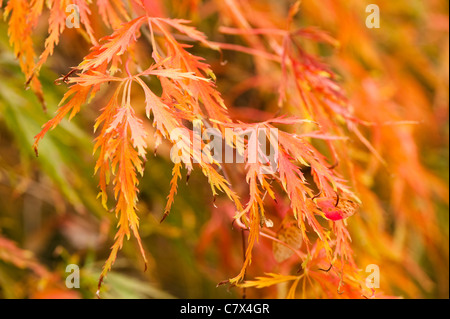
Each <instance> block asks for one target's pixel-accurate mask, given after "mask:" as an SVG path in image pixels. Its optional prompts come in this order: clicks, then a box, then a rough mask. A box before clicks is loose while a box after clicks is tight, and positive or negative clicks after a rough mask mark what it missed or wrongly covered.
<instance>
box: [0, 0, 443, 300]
mask: <svg viewBox="0 0 450 319" xmlns="http://www.w3.org/2000/svg"><path fill="white" fill-rule="evenodd" d="M3 2H7V1H3ZM156 2H158V1H156ZM160 2H161V3H163V4H162V5H161V6H162V10H164V12H165V13H166V15H167V16H169V17H177V18H184V19H189V20H192V23H193V25H194V26H195V27H196V28H197V29H199V30H200V31H202V32H205V33H206V34H207V35H208V37H209V39H210V40H212V41H217V42H227V43H236V44H243V43H242V40H240V39H237V38H236V37H233V36H229V35H224V34H222V33H220V32H219V26H232V23H233V21H231V20H230V19H229V18H228V16H227V14H226V12H227V7H226V6H225V5H224V3H226V2H227V1H221V0H217V1H216V0H211V1H200V0H177V1H175V0H174V1H160ZM370 3H376V4H377V5H379V7H380V14H381V25H380V28H379V29H368V28H367V27H366V26H365V20H366V17H367V15H368V14H367V13H366V11H365V8H366V6H367V5H368V4H370ZM291 4H292V2H291V1H285V0H283V1H280V0H276V1H275V0H264V1H256V0H245V1H239V5H240V6H242V8H243V11H244V12H245V14H246V15H247V16H246V18H247V19H248V21H249V22H250V23H251V25H252V26H254V27H262V26H264V23H263V22H262V21H266V25H267V24H269V25H273V26H280V27H282V26H283V25H284V23H285V18H286V15H287V10H288V8H289V6H290V5H291ZM3 6H5V3H3ZM448 9H449V8H448V2H447V1H444V0H430V1H418V0H417V1H416V0H414V1H409V0H399V1H389V0H377V1H365V0H321V1H317V0H304V1H303V2H302V4H301V10H300V13H299V14H298V15H297V17H296V18H295V24H296V25H297V26H298V27H305V26H308V27H311V26H314V27H317V28H320V29H322V30H325V31H327V32H328V33H329V34H330V35H331V36H332V37H334V38H335V39H336V40H337V41H339V46H338V47H332V46H329V45H324V44H317V43H315V42H312V41H305V42H304V46H305V50H306V51H307V52H308V53H310V54H313V55H316V56H319V57H321V60H322V61H323V62H324V63H326V64H327V65H329V66H330V67H331V69H332V70H333V71H334V72H335V73H336V74H337V75H338V82H339V84H340V85H341V86H342V87H343V88H344V89H345V92H346V94H347V96H348V98H349V101H350V104H351V105H352V107H353V108H354V114H355V115H356V116H357V117H359V118H361V119H363V120H366V121H380V122H382V121H386V120H387V119H390V120H392V121H400V120H408V121H418V124H416V125H403V126H377V127H368V128H366V129H365V130H364V134H365V136H367V138H368V140H369V141H370V142H371V143H372V145H374V147H375V148H376V150H377V151H378V152H379V153H380V154H381V156H382V157H383V158H384V159H385V161H386V162H387V167H385V166H383V165H381V164H380V162H379V161H377V160H376V159H374V158H373V157H369V156H368V155H367V152H366V151H364V152H363V151H361V149H363V148H364V147H361V146H360V145H358V141H356V140H355V141H354V144H355V145H353V144H351V145H350V146H348V147H349V148H350V149H351V151H350V153H351V157H352V161H353V162H352V172H353V175H352V176H349V177H350V178H351V179H352V180H353V182H354V183H353V187H354V188H355V189H356V190H357V192H358V194H359V196H360V197H361V199H362V202H363V208H362V209H361V211H359V212H358V214H357V215H355V216H354V217H352V219H351V220H349V229H350V234H351V236H352V239H353V246H352V247H353V249H354V251H355V258H356V260H357V263H358V265H360V267H361V269H363V270H364V268H365V267H366V265H369V264H377V265H379V267H380V271H381V289H382V290H383V291H384V292H385V293H386V294H388V295H392V296H399V297H404V298H448V297H449V290H448V289H449V277H448V276H449V254H448V253H449V247H448V239H449V237H448V236H449V212H448V193H447V190H448V180H449V178H448V176H449V171H448V167H449V166H448V160H449V153H448V145H449V144H448V143H449V139H448V137H449V131H448V101H449V100H448V80H449V71H448V68H449V64H448V62H449V61H448V60H449V38H448ZM2 11H3V10H2ZM2 11H0V12H1V13H3V12H2ZM92 12H93V14H92V21H93V23H94V27H95V28H96V30H98V32H99V33H100V34H103V35H107V34H109V33H110V32H111V31H110V30H108V29H106V28H104V27H103V29H102V25H101V21H100V18H99V17H98V15H97V14H96V12H95V6H92ZM47 18H48V12H44V15H43V17H42V19H41V21H40V23H39V25H38V27H37V28H36V32H35V34H34V39H33V40H34V43H35V48H36V51H37V52H40V51H41V50H42V48H43V42H44V39H45V37H46V35H47V26H48V24H47V22H48V19H47ZM267 21H269V22H267ZM7 28H8V26H7V23H6V22H0V297H1V298H65V297H67V298H93V297H94V296H95V291H96V290H97V280H98V276H99V274H100V271H101V267H102V265H103V263H104V261H105V259H106V258H107V256H108V254H109V247H110V246H111V244H112V242H113V236H114V233H115V225H116V221H115V217H114V214H113V213H110V212H107V211H105V210H104V208H103V207H102V205H101V202H100V200H98V199H96V197H97V193H98V188H97V183H98V180H97V176H95V175H94V169H93V168H94V161H95V158H96V157H95V155H94V156H93V155H92V148H93V138H94V137H95V134H94V133H93V129H92V127H93V123H94V121H95V119H96V117H97V115H98V111H99V109H100V108H101V107H102V104H101V101H102V97H103V96H105V95H107V92H101V93H100V94H99V95H98V96H97V97H96V98H95V100H94V101H93V103H92V104H90V105H89V106H88V107H85V108H84V109H83V110H82V112H81V113H80V114H79V115H78V116H77V117H76V118H74V119H73V120H72V121H70V122H69V121H67V120H64V121H63V122H62V123H61V125H60V126H59V127H58V128H56V129H55V130H54V131H52V132H51V133H50V134H48V135H47V136H46V137H45V139H44V140H43V142H42V143H41V146H40V152H39V153H40V156H39V157H38V158H36V157H35V154H34V152H33V149H32V144H33V137H34V136H35V135H36V134H37V133H38V132H39V131H40V128H41V126H42V125H43V124H44V123H45V122H46V121H47V120H48V119H50V118H51V116H52V115H53V114H54V112H55V110H56V108H57V105H58V103H59V101H60V99H61V98H62V96H63V94H64V93H65V91H66V87H65V86H64V85H61V86H56V85H55V84H54V81H55V79H57V78H58V77H59V76H60V75H61V74H65V73H67V72H68V70H69V68H70V67H72V66H76V65H78V64H79V62H80V61H81V60H82V58H83V57H84V56H85V55H86V54H87V53H88V50H89V45H88V44H87V42H86V41H85V38H84V37H83V34H80V33H79V32H76V31H75V30H66V31H65V32H64V34H63V36H62V38H61V43H60V44H59V46H58V47H57V49H56V50H55V53H54V55H53V56H52V57H51V58H50V59H49V60H48V63H47V64H46V65H45V66H44V68H43V69H42V71H41V74H40V80H41V81H42V84H43V91H44V95H45V101H46V104H47V107H48V112H47V113H45V112H43V110H42V107H41V105H40V103H39V101H38V99H37V98H36V96H35V95H34V94H33V93H32V92H31V91H30V90H25V77H24V75H23V73H22V72H21V70H20V67H19V64H18V62H17V59H16V58H15V56H14V54H13V51H12V49H11V47H10V45H9V43H8V31H7ZM193 50H196V51H195V52H196V53H198V54H199V55H201V56H204V57H205V58H206V61H207V62H208V63H210V64H211V65H212V68H213V70H214V72H215V73H216V75H217V78H218V80H217V85H218V88H219V91H220V92H221V93H222V94H223V97H224V98H225V100H226V103H227V105H228V106H229V107H230V112H231V114H233V116H234V117H235V118H239V119H242V120H248V119H249V118H250V119H252V120H264V119H266V118H267V116H268V115H270V114H274V113H277V112H278V106H277V98H278V97H277V96H276V94H273V93H270V92H269V90H268V89H267V88H269V87H270V86H271V85H272V84H271V83H270V81H272V80H271V75H270V74H261V72H262V71H261V70H257V69H255V61H254V60H253V58H252V57H251V56H249V55H247V54H244V53H237V52H230V51H225V52H224V54H223V56H220V55H219V54H218V53H217V52H213V51H211V50H208V49H205V48H194V49H193ZM142 54H145V51H143V53H142ZM223 61H227V63H223ZM274 72H275V71H274ZM276 72H279V71H276ZM255 83H257V85H255ZM291 111H292V113H294V114H295V110H293V109H292V110H291ZM148 125H151V124H148ZM346 147H347V146H346ZM149 153H150V154H151V152H149ZM347 164H348V163H347ZM171 168H172V165H171V162H170V160H169V157H168V148H167V147H166V149H165V148H164V147H162V148H161V149H160V150H159V151H158V156H156V157H153V156H150V158H149V161H148V162H147V163H146V167H145V169H146V170H145V175H144V177H143V178H142V180H141V184H140V202H139V204H138V207H139V215H140V221H141V227H140V234H141V237H142V239H143V242H144V246H145V249H146V251H147V252H148V256H147V257H148V258H149V268H148V270H147V271H146V272H143V268H144V265H143V262H142V259H141V257H140V254H139V249H138V246H137V244H136V242H135V240H133V239H132V240H130V241H128V242H126V243H125V245H124V247H123V249H122V251H121V252H120V253H119V256H118V259H117V261H116V263H115V265H114V268H113V270H112V271H111V273H110V274H109V275H108V277H107V280H106V281H105V284H104V285H105V288H104V290H105V291H104V294H103V297H104V298H238V297H240V295H241V291H240V290H239V289H235V288H232V289H227V287H218V288H217V287H216V284H217V283H219V282H220V281H222V280H226V279H228V278H231V277H234V276H235V275H236V274H237V273H238V272H239V270H240V267H241V265H242V249H241V234H240V232H239V231H238V230H235V229H233V228H232V226H231V221H232V216H233V215H234V208H233V205H232V204H231V203H229V202H228V201H227V200H226V199H225V198H222V197H219V198H217V199H216V202H215V205H214V203H213V198H212V196H211V194H210V189H209V186H208V185H207V181H206V180H205V178H204V177H203V176H202V175H201V172H197V171H194V172H193V173H192V176H191V177H190V180H189V184H188V185H186V184H185V183H180V186H179V190H178V195H177V197H176V200H175V203H174V206H173V209H172V212H171V214H170V217H169V218H168V219H167V220H166V221H165V222H164V223H162V224H160V223H159V219H160V217H161V214H162V212H163V210H164V206H165V202H166V196H167V194H168V191H169V182H170V179H171ZM343 173H344V174H346V173H348V172H346V170H345V165H344V168H343ZM347 176H348V174H347ZM242 181H244V180H242ZM214 206H217V207H218V208H215V207H214ZM270 251H271V246H270V243H266V242H264V241H261V243H260V245H259V247H257V252H259V254H258V253H257V254H255V261H254V263H253V265H252V267H251V268H250V269H249V276H251V275H259V274H262V273H263V272H264V271H266V270H267V269H271V268H273V267H278V266H277V265H276V262H275V261H274V259H273V256H271V254H270ZM68 264H77V265H79V266H80V269H81V288H80V289H67V288H66V287H65V284H64V283H65V278H66V276H67V274H68V273H66V272H65V271H66V266H67V265H68ZM286 289H287V288H286V287H284V286H282V285H281V286H275V287H271V288H267V289H248V291H247V294H248V296H249V297H255V298H266V297H268V298H284V296H285V295H286ZM310 297H313V295H311V296H310Z"/></svg>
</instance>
